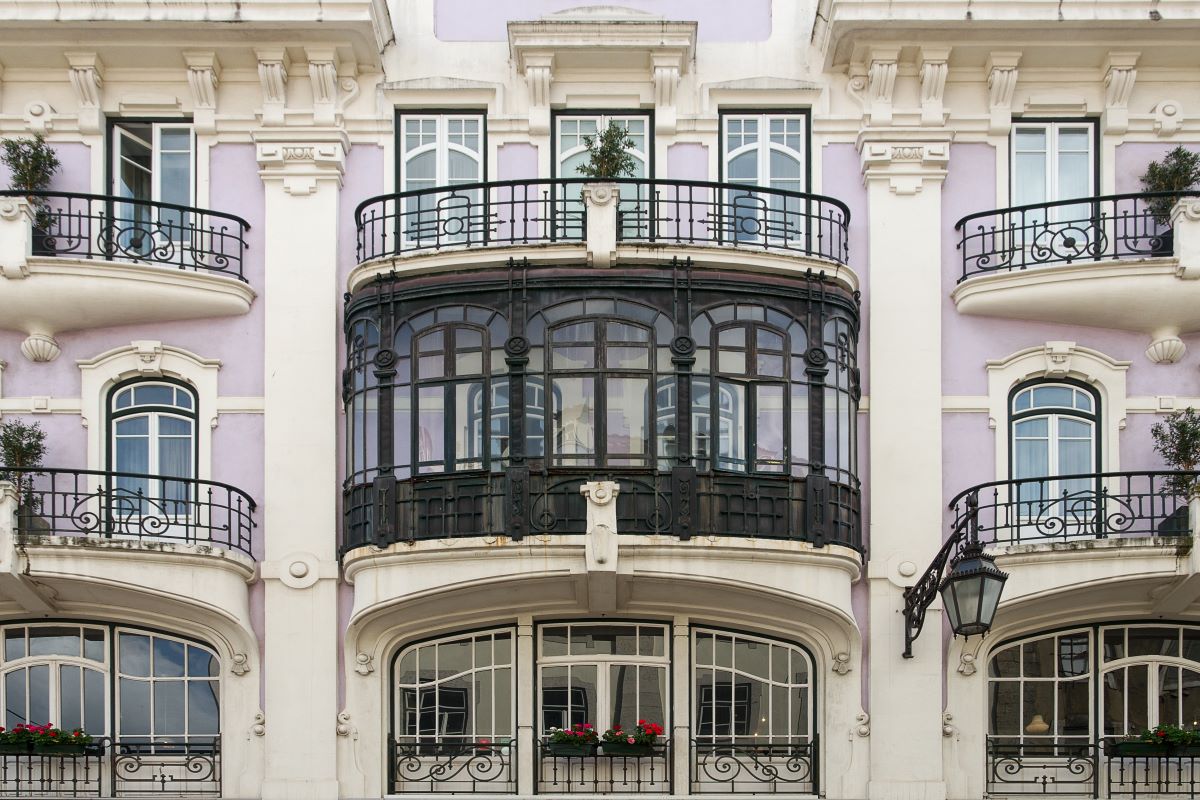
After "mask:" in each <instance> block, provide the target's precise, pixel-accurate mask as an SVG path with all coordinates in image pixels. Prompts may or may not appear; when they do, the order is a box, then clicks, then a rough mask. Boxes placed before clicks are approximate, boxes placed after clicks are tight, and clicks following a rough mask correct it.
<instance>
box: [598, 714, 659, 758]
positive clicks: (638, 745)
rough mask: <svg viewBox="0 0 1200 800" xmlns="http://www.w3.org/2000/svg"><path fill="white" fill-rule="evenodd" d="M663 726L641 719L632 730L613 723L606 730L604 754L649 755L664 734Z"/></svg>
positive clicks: (603, 737) (602, 737)
mask: <svg viewBox="0 0 1200 800" xmlns="http://www.w3.org/2000/svg"><path fill="white" fill-rule="evenodd" d="M662 733H663V727H662V725H659V724H657V723H654V722H647V721H646V720H644V719H639V720H638V723H637V726H636V727H635V728H634V729H633V730H632V731H626V730H622V729H621V726H620V725H619V724H618V725H613V726H612V727H611V728H609V729H608V730H606V731H605V732H604V735H603V736H601V739H603V741H604V755H606V756H635V757H638V758H640V757H642V756H648V755H650V753H651V752H652V751H653V750H654V743H655V741H657V739H658V737H659V736H662Z"/></svg>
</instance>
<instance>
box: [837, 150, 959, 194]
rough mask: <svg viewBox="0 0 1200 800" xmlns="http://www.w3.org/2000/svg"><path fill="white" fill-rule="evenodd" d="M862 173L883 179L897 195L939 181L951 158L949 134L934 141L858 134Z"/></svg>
mask: <svg viewBox="0 0 1200 800" xmlns="http://www.w3.org/2000/svg"><path fill="white" fill-rule="evenodd" d="M859 147H860V149H861V158H862V169H863V176H864V177H865V178H866V179H867V180H868V181H873V180H886V181H888V182H889V184H890V186H891V189H892V191H893V192H895V193H896V194H900V195H909V194H916V193H917V192H919V191H921V188H922V187H923V186H924V184H925V182H926V181H930V180H936V181H942V180H944V179H945V177H946V166H947V164H948V163H949V161H950V141H949V137H948V136H947V137H944V138H941V139H940V140H937V141H928V140H923V141H887V140H877V139H870V138H866V137H864V136H862V135H860V136H859Z"/></svg>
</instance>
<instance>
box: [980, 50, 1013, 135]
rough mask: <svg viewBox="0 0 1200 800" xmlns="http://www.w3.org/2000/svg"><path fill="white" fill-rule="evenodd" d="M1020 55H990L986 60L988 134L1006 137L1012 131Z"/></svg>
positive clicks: (1004, 53) (1006, 53) (1005, 53)
mask: <svg viewBox="0 0 1200 800" xmlns="http://www.w3.org/2000/svg"><path fill="white" fill-rule="evenodd" d="M1020 63H1021V54H1020V53H1009V52H1003V53H992V54H991V55H989V56H988V60H987V74H988V79H987V85H988V112H989V121H988V133H991V134H993V135H996V136H1002V135H1007V134H1008V132H1009V131H1010V130H1012V103H1013V94H1014V93H1015V92H1016V89H1017V65H1018V64H1020Z"/></svg>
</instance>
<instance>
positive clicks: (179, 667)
mask: <svg viewBox="0 0 1200 800" xmlns="http://www.w3.org/2000/svg"><path fill="white" fill-rule="evenodd" d="M183 655H184V644H183V642H176V641H173V640H171V639H162V638H159V637H157V636H156V637H154V676H155V677H156V678H182V677H183Z"/></svg>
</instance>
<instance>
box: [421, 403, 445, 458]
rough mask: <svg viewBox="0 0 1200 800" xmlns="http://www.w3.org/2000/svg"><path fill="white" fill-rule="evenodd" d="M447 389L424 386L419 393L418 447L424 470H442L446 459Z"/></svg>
mask: <svg viewBox="0 0 1200 800" xmlns="http://www.w3.org/2000/svg"><path fill="white" fill-rule="evenodd" d="M445 402H446V390H445V388H444V387H442V386H422V387H421V389H420V390H419V392H418V393H417V448H418V455H419V458H420V462H421V464H422V465H423V466H422V471H423V472H441V471H442V470H443V469H444V468H445V466H444V464H445V460H446V407H445Z"/></svg>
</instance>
